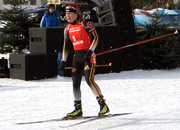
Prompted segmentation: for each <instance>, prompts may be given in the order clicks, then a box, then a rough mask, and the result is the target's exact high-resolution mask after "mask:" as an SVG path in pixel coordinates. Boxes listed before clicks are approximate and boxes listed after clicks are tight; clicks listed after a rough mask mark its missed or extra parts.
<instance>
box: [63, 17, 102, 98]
mask: <svg viewBox="0 0 180 130" xmlns="http://www.w3.org/2000/svg"><path fill="white" fill-rule="evenodd" d="M69 40H71V42H72V44H73V48H74V52H75V57H74V60H73V65H72V80H73V94H74V101H81V90H80V85H81V80H82V76H83V72H85V73H84V74H85V79H86V82H87V84H88V85H89V87H90V88H91V89H92V91H93V93H94V95H95V96H96V97H97V99H98V98H103V96H102V94H101V91H100V89H99V87H98V85H97V84H96V83H95V82H94V73H95V67H96V64H95V63H91V62H92V59H91V61H90V62H88V61H86V60H85V55H86V53H87V51H88V50H91V51H94V50H95V48H96V46H97V44H98V34H97V32H96V30H95V27H94V26H93V25H92V24H91V22H89V21H86V20H77V22H76V23H74V24H68V25H67V26H66V28H65V30H64V45H63V51H62V60H61V61H66V60H67V57H68V54H69V45H68V44H69V43H70V42H69Z"/></svg>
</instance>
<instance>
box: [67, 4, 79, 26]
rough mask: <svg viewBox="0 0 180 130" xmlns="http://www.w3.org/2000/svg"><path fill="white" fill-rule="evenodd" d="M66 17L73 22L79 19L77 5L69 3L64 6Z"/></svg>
mask: <svg viewBox="0 0 180 130" xmlns="http://www.w3.org/2000/svg"><path fill="white" fill-rule="evenodd" d="M66 19H67V21H68V22H69V23H75V22H76V21H77V20H78V19H80V10H79V7H78V6H77V5H75V4H70V5H68V6H66Z"/></svg>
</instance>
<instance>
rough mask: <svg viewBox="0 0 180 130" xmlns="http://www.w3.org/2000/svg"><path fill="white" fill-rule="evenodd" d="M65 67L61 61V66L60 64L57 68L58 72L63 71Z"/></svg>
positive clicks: (64, 63)
mask: <svg viewBox="0 0 180 130" xmlns="http://www.w3.org/2000/svg"><path fill="white" fill-rule="evenodd" d="M65 66H66V62H65V61H61V64H60V66H59V70H60V71H63V70H65Z"/></svg>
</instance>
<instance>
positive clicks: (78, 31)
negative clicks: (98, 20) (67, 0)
mask: <svg viewBox="0 0 180 130" xmlns="http://www.w3.org/2000/svg"><path fill="white" fill-rule="evenodd" d="M69 40H71V42H72V44H73V48H74V51H77V50H85V51H88V50H92V51H94V50H95V48H96V46H97V44H98V35H97V32H96V30H95V27H94V26H93V25H92V23H91V22H89V21H86V20H82V21H80V20H79V21H78V22H77V23H76V24H68V25H67V26H66V28H65V31H64V45H63V55H62V61H66V59H67V56H68V52H69V47H68V46H69V45H68V43H69V42H68V41H69Z"/></svg>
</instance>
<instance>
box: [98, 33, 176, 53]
mask: <svg viewBox="0 0 180 130" xmlns="http://www.w3.org/2000/svg"><path fill="white" fill-rule="evenodd" d="M174 34H179V33H178V31H177V30H176V31H175V32H173V33H170V34H166V35H162V36H159V37H155V38H151V39H148V40H144V41H141V42H136V43H133V44H130V45H126V46H122V47H118V48H115V49H112V50H108V51H104V52H100V53H97V54H96V56H98V55H102V54H105V53H109V52H113V51H117V50H120V49H124V48H128V47H132V46H135V45H138V44H142V43H146V42H149V41H153V40H156V39H159V38H163V37H167V36H170V35H174Z"/></svg>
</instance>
